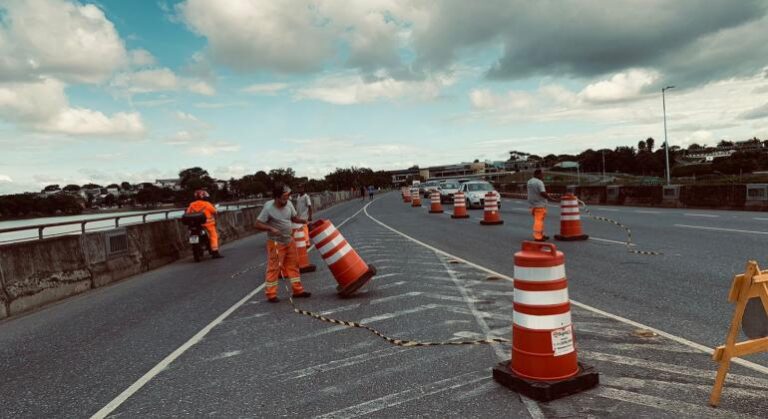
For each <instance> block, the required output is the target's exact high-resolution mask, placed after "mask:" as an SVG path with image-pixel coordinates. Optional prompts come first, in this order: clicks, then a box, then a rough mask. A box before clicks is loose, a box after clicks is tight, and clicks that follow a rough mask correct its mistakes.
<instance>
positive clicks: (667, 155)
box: [661, 86, 675, 185]
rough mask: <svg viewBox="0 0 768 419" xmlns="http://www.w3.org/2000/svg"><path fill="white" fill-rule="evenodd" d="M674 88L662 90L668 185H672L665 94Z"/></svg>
mask: <svg viewBox="0 0 768 419" xmlns="http://www.w3.org/2000/svg"><path fill="white" fill-rule="evenodd" d="M674 88H675V86H667V87H663V88H662V89H661V107H662V109H663V112H664V154H665V155H666V160H667V185H669V184H670V183H671V180H670V179H671V177H670V173H669V143H668V142H667V101H666V98H665V96H664V92H666V91H667V90H669V89H674Z"/></svg>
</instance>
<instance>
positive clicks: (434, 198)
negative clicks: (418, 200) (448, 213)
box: [429, 191, 443, 214]
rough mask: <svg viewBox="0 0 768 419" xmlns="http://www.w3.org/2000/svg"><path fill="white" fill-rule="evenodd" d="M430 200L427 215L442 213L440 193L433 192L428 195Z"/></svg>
mask: <svg viewBox="0 0 768 419" xmlns="http://www.w3.org/2000/svg"><path fill="white" fill-rule="evenodd" d="M429 200H430V203H431V205H430V207H429V213H430V214H442V213H443V205H442V203H441V202H440V192H437V191H433V192H432V193H431V194H430V195H429Z"/></svg>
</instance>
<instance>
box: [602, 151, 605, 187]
mask: <svg viewBox="0 0 768 419" xmlns="http://www.w3.org/2000/svg"><path fill="white" fill-rule="evenodd" d="M602 151H603V182H605V149H603V150H602Z"/></svg>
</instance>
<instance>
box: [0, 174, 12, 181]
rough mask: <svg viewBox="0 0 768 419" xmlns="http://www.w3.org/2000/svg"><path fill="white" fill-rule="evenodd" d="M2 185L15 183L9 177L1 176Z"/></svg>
mask: <svg viewBox="0 0 768 419" xmlns="http://www.w3.org/2000/svg"><path fill="white" fill-rule="evenodd" d="M0 183H13V179H11V177H10V176H8V175H0Z"/></svg>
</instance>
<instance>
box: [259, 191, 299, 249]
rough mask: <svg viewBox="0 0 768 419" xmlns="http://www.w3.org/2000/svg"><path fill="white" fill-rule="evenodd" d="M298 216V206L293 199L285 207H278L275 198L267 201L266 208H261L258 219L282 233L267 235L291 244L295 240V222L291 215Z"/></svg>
mask: <svg viewBox="0 0 768 419" xmlns="http://www.w3.org/2000/svg"><path fill="white" fill-rule="evenodd" d="M294 216H296V208H294V206H293V204H292V203H291V201H288V203H287V204H285V206H284V207H282V208H278V207H277V205H275V200H274V199H273V200H271V201H267V203H266V204H264V208H262V209H261V212H260V213H259V216H258V217H256V219H257V220H259V221H261V222H262V223H264V224H268V225H270V226H272V227H274V228H276V229H278V230H279V231H280V234H272V232H268V233H267V237H268V238H269V239H270V240H272V241H276V242H278V243H280V244H289V243H290V242H291V240H293V223H292V222H291V217H294Z"/></svg>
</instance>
